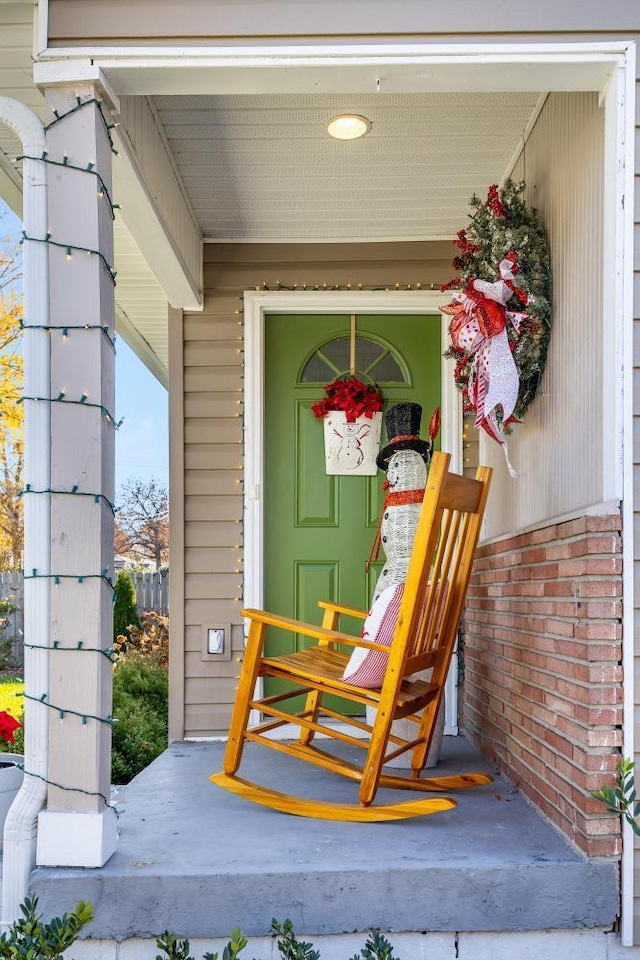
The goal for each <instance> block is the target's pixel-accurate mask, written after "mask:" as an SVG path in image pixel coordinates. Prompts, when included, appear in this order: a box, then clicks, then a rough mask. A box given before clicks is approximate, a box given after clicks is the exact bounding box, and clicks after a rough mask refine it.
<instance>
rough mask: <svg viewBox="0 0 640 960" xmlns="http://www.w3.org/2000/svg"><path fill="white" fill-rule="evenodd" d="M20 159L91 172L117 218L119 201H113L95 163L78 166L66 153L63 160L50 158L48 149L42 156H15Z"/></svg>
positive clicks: (100, 194) (113, 218) (101, 193)
mask: <svg viewBox="0 0 640 960" xmlns="http://www.w3.org/2000/svg"><path fill="white" fill-rule="evenodd" d="M18 160H35V161H36V162H37V163H48V164H50V165H51V166H52V167H66V168H67V170H78V171H79V172H80V173H90V174H91V175H92V176H94V177H96V178H97V180H98V184H99V186H100V189H99V190H98V196H99V197H103V196H104V197H106V200H107V203H108V204H109V207H110V209H111V219H112V220H115V218H116V216H115V212H114V211H115V210H119V209H120V207H119V205H118V204H117V203H114V202H113V201H112V199H111V195H110V194H109V191H108V189H107V185H106V183H105V182H104V180H103V179H102V177H101V176H100V174H99V173H98V171H97V170H96V169H94V164H93V163H91V162H89V163H88V164H87V166H86V167H78V166H76V164H73V163H69V158H68V157H67V156H66V154H65V156H64V159H63V160H50V159H49V157H48V156H47V151H46V150H44V151H43V152H42V156H40V157H29V156H27V155H26V154H21V155H20V156H19V157H16V158H15V162H16V163H17V162H18Z"/></svg>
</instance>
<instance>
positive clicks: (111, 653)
mask: <svg viewBox="0 0 640 960" xmlns="http://www.w3.org/2000/svg"><path fill="white" fill-rule="evenodd" d="M23 646H24V647H26V648H28V649H29V650H55V651H59V652H60V653H100V654H102V656H103V657H106V658H107V660H108V661H109V662H110V663H116V662H117V660H118V654H117V652H116V649H115V647H85V646H84V643H83V641H82V640H78V644H77V646H75V647H61V646H60V641H59V640H54V641H53V644H52V645H51V646H47V645H46V644H41V643H24V644H23ZM69 712H70V711H69Z"/></svg>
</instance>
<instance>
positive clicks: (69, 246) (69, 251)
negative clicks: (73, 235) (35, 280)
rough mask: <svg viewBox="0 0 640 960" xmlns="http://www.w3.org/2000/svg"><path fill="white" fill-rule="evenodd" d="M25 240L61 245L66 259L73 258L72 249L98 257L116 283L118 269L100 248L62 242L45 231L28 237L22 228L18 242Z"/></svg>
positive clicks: (54, 245)
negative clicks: (40, 234)
mask: <svg viewBox="0 0 640 960" xmlns="http://www.w3.org/2000/svg"><path fill="white" fill-rule="evenodd" d="M25 241H28V242H30V243H45V244H48V245H49V246H51V247H61V248H62V249H63V250H64V251H65V253H66V256H67V260H71V259H73V251H74V250H77V251H79V252H81V253H86V254H88V255H89V256H94V257H98V259H99V260H100V262H101V263H102V264H103V266H104V267H105V269H106V270H107V271H108V273H109V276H110V278H111V282H112V283H113V285H114V286H115V284H116V277H117V275H118V271H117V270H114V268H113V267H112V265H111V264H110V263H109V261H108V260H107V258H106V257H105V255H104V253H102V251H101V250H93V249H92V248H91V247H80V246H78V245H76V244H73V243H63V242H62V241H60V240H54V239H53V238H52V237H51V234H50V233H46V234H45V235H44V237H30V236H29V235H28V234H27V233H26V232H25V231H24V230H23V231H22V238H21V240H20V243H21V244H22V243H24V242H25Z"/></svg>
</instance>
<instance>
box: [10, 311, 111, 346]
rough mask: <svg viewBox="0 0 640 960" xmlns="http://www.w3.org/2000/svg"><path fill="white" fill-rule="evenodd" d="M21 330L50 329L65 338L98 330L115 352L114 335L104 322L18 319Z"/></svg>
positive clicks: (49, 331)
mask: <svg viewBox="0 0 640 960" xmlns="http://www.w3.org/2000/svg"><path fill="white" fill-rule="evenodd" d="M18 322H19V324H20V329H21V330H46V331H47V332H48V333H51V332H52V331H60V332H61V333H62V339H63V340H66V339H67V338H68V337H70V336H71V333H76V332H78V333H83V332H85V331H88V330H100V332H101V333H102V335H103V336H104V337H105V339H106V340H107V341H108V343H109V345H110V346H111V347H112V349H113V350H114V352H115V349H116V335H115V333H114V334H113V336H112V335H111V333H110V332H109V326H108V324H106V323H104V324H103V323H83V324H82V325H74V324H62V323H59V324H44V323H25V322H24V320H22V319H20V320H19V321H18Z"/></svg>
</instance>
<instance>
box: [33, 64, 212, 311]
mask: <svg viewBox="0 0 640 960" xmlns="http://www.w3.org/2000/svg"><path fill="white" fill-rule="evenodd" d="M34 79H35V82H36V83H37V84H38V86H40V87H41V88H45V87H48V86H54V85H65V86H69V85H74V84H76V83H78V82H83V81H84V82H87V81H93V82H96V83H99V84H100V85H101V87H102V88H103V89H104V91H105V94H106V96H107V97H108V98H109V99H110V100H111V103H112V111H113V113H114V115H115V117H116V119H118V118H119V125H118V127H117V128H116V129H114V130H113V140H114V143H115V146H116V148H117V150H118V156H117V158H116V162H114V164H113V181H114V196H115V198H116V200H117V202H118V204H119V205H120V208H121V210H120V215H121V216H122V219H123V220H124V222H125V224H126V225H127V228H128V230H129V232H130V233H131V235H132V237H133V238H134V240H135V242H136V243H137V245H138V247H139V249H140V252H141V253H142V255H143V257H144V259H145V260H146V262H147V264H148V265H149V267H150V269H151V271H152V272H153V274H154V275H155V277H156V279H157V281H158V283H159V285H160V287H161V288H162V290H163V292H164V294H165V295H166V298H167V300H168V301H169V303H170V304H171V305H172V306H174V307H177V308H182V309H183V310H201V309H202V305H203V291H202V237H201V235H200V231H199V228H198V226H197V224H196V221H195V217H194V215H193V212H192V210H191V208H190V206H189V204H188V202H187V200H186V195H185V193H184V191H183V189H182V185H181V183H180V181H179V178H178V176H177V174H176V172H175V168H174V166H173V161H172V158H171V156H170V152H169V149H168V146H167V144H166V141H165V140H164V138H163V136H162V134H161V132H160V130H159V127H158V124H157V122H156V119H155V116H154V115H153V113H152V111H151V108H150V107H149V106H148V104H147V102H146V100H143V101H138V102H137V103H136V108H135V109H131V108H130V106H131V105H130V104H127V103H126V102H123V101H121V100H120V99H119V97H118V95H117V93H114V92H113V89H112V86H111V84H110V82H109V80H108V78H106V77H105V75H104V73H103V71H102V70H101V69H100V68H99V66H97V65H96V64H95V63H90V62H87V61H84V60H79V61H60V62H56V63H36V64H34Z"/></svg>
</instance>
